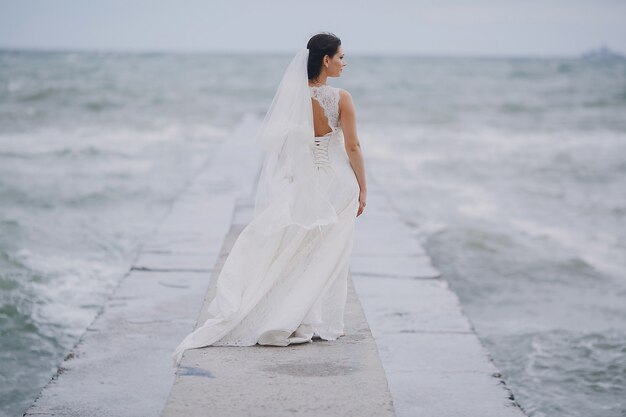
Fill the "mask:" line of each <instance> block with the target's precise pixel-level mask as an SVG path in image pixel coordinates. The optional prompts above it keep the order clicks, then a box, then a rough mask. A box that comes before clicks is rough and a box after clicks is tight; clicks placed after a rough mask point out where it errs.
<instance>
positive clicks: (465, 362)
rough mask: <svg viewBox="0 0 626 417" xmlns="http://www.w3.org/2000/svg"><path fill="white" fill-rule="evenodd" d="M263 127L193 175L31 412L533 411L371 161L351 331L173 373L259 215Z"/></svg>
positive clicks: (207, 357) (196, 355)
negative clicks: (177, 354) (177, 351)
mask: <svg viewBox="0 0 626 417" xmlns="http://www.w3.org/2000/svg"><path fill="white" fill-rule="evenodd" d="M256 126H257V125H256V122H255V121H252V120H248V121H244V122H243V123H242V124H241V125H240V127H239V128H238V130H237V131H236V132H235V134H234V135H233V136H232V137H231V138H229V140H228V142H224V143H223V144H222V145H221V146H220V147H219V150H218V153H217V154H215V155H214V157H213V158H212V160H211V161H210V163H209V164H208V165H207V168H206V169H205V170H203V171H202V172H201V173H200V174H199V176H198V177H197V178H195V179H194V180H193V181H191V182H190V183H189V186H188V187H187V188H186V190H185V191H184V192H183V193H182V194H181V196H180V197H179V198H178V199H177V200H176V202H175V204H174V205H173V206H172V209H171V210H170V212H169V213H168V215H167V216H166V217H165V218H164V220H163V222H162V224H161V225H160V226H159V227H158V229H157V230H156V231H155V233H154V235H153V236H152V238H151V239H149V241H148V242H146V244H145V246H144V247H143V249H142V251H141V254H140V256H139V257H138V259H137V260H136V261H135V262H134V266H133V268H132V269H131V270H130V271H129V273H128V274H127V275H126V276H125V277H124V278H123V279H122V280H121V281H120V284H119V286H118V287H117V289H116V290H115V292H114V294H113V295H112V296H111V298H110V300H109V301H108V302H107V303H106V304H105V306H104V307H103V309H102V310H101V311H100V313H99V314H98V316H97V317H96V318H95V320H94V322H93V323H92V324H91V325H90V326H89V328H88V329H87V330H86V332H85V333H84V335H83V336H82V338H81V340H80V341H79V342H78V343H77V345H76V346H75V347H74V348H73V349H72V351H71V352H70V353H69V354H68V357H67V358H66V359H65V361H64V362H63V363H62V364H61V367H60V368H59V371H58V372H57V374H56V375H55V376H54V377H53V379H52V380H51V381H50V382H49V383H48V385H47V386H46V387H45V388H44V389H43V390H42V392H41V394H40V396H39V397H38V398H37V400H36V401H35V403H34V404H33V405H32V407H31V408H30V409H29V410H28V411H27V413H26V414H25V415H27V416H35V415H36V416H53V415H54V416H89V417H91V416H116V417H117V416H125V417H126V416H128V417H130V416H142V417H146V416H159V415H161V416H165V417H170V416H172V417H173V416H286V415H299V416H309V415H310V416H312V415H316V416H319V415H326V416H359V417H367V416H383V417H384V416H393V415H397V416H398V417H404V416H419V417H428V416H433V417H434V416H441V417H454V416H463V417H473V416H476V417H491V416H493V417H521V416H523V415H524V414H523V413H522V411H521V410H520V409H519V407H517V406H516V404H515V402H514V401H513V400H512V399H511V394H510V392H509V391H508V389H507V388H506V385H505V384H504V381H503V380H502V379H501V378H500V377H499V376H498V371H497V369H496V368H495V366H494V365H493V363H492V362H491V360H490V359H489V356H488V353H487V351H486V350H485V349H484V348H483V346H482V345H481V344H480V341H479V340H478V338H477V336H476V334H475V333H474V332H473V329H472V328H471V324H470V323H469V321H468V320H467V318H466V317H465V316H464V315H463V313H462V308H461V306H460V304H459V302H458V299H457V297H456V295H455V294H454V293H453V292H452V291H450V289H449V288H448V286H447V283H446V282H445V280H444V279H443V277H441V275H440V274H439V271H437V270H436V269H435V268H433V267H432V265H431V264H430V259H429V257H428V256H427V255H426V254H425V253H424V251H423V249H422V247H421V246H420V245H419V243H418V240H417V239H416V238H415V236H414V235H413V234H412V231H411V228H410V227H409V226H408V225H406V224H405V223H403V222H402V221H401V219H400V218H399V217H398V216H397V214H396V211H394V209H393V207H392V206H391V201H390V199H389V198H388V197H387V196H386V195H385V193H384V187H382V186H381V185H379V184H377V183H376V181H375V177H372V176H371V174H372V172H371V171H369V170H368V205H367V211H366V213H365V214H364V215H363V216H361V217H359V218H358V219H357V225H356V236H355V246H354V253H353V259H352V265H351V271H352V276H351V278H350V282H349V284H350V285H349V299H348V304H347V306H346V333H347V334H346V336H344V337H341V338H339V339H338V340H336V341H332V342H326V341H322V340H317V339H316V340H315V341H314V342H312V343H307V344H302V345H292V346H287V347H272V346H259V345H257V346H254V347H243V348H238V347H216V346H211V347H206V348H203V349H192V350H188V351H186V352H185V355H184V356H183V360H182V362H181V367H180V368H179V369H178V370H177V372H176V373H174V368H173V367H172V360H171V354H172V352H173V349H174V348H175V347H176V345H177V344H178V343H179V342H180V341H181V340H182V338H183V337H184V336H186V335H187V334H188V333H189V332H190V331H191V330H192V329H193V328H194V326H197V325H198V323H200V322H202V319H203V317H204V314H205V309H206V307H207V305H208V302H209V301H210V300H211V298H212V295H213V291H214V284H215V283H214V278H215V277H216V276H217V275H218V274H219V270H220V268H221V265H222V264H223V262H224V260H225V259H226V256H227V255H228V251H229V250H230V248H231V247H232V244H233V243H234V241H235V239H236V237H237V236H238V234H239V233H240V231H241V230H242V228H243V227H244V226H245V224H246V223H247V222H248V221H249V220H250V218H251V216H252V209H253V196H254V185H255V181H256V178H257V176H258V169H259V167H260V162H261V161H260V154H259V153H258V149H257V147H256V145H254V143H253V141H252V139H251V138H252V137H253V135H254V131H255V129H256ZM368 169H369V168H368ZM209 278H211V279H209ZM355 288H356V292H355ZM357 295H358V296H357ZM366 318H367V319H366ZM372 334H373V336H372Z"/></svg>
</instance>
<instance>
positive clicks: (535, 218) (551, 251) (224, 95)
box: [0, 50, 626, 417]
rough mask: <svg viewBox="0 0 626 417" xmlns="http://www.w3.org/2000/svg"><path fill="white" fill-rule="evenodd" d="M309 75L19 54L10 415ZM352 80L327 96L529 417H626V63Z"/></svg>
mask: <svg viewBox="0 0 626 417" xmlns="http://www.w3.org/2000/svg"><path fill="white" fill-rule="evenodd" d="M346 51H347V50H346ZM289 59H290V56H289V55H229V54H159V53H145V54H129V53H106V52H37V51H9V50H4V51H0V334H1V338H0V352H1V353H0V355H1V357H0V358H1V359H2V360H1V361H0V415H6V416H21V415H22V413H23V411H24V410H25V409H26V408H27V407H28V406H29V405H30V404H31V403H32V401H33V400H34V399H35V397H36V396H37V394H38V393H39V391H40V389H41V388H42V387H43V386H44V385H45V384H46V383H47V381H48V380H49V378H50V377H51V375H52V374H53V373H54V372H55V371H56V367H57V366H58V365H59V364H60V362H61V361H62V360H63V358H64V356H65V355H66V354H67V352H68V350H69V349H71V347H72V346H73V345H74V343H75V342H76V341H77V339H78V338H79V337H80V335H81V334H82V333H83V331H84V329H85V328H86V326H87V325H89V323H90V322H91V321H92V320H93V318H94V316H95V315H96V313H97V312H98V310H99V308H100V307H101V306H102V304H103V303H104V302H105V300H106V299H107V297H108V295H109V294H110V293H111V291H112V290H113V288H114V287H115V285H116V284H117V282H118V281H119V280H120V279H121V278H122V276H123V274H124V273H125V272H126V270H127V269H128V267H129V265H130V262H131V261H132V259H133V258H134V256H136V254H137V250H138V247H139V245H140V244H141V242H142V239H144V238H145V237H146V235H147V234H148V233H149V232H151V231H152V230H153V228H154V227H155V225H156V224H157V223H158V221H159V219H160V218H161V217H162V216H163V215H164V214H165V212H166V211H167V209H168V207H169V205H170V204H171V202H172V201H173V199H174V198H175V197H176V196H177V194H178V193H179V192H180V190H181V189H182V188H183V187H184V185H185V184H186V182H187V181H189V179H190V178H192V177H193V175H194V174H195V173H196V172H198V171H199V170H200V169H201V168H202V167H203V165H204V164H206V163H207V161H209V160H210V157H211V154H212V152H213V150H214V149H215V146H218V145H219V143H220V142H221V141H223V140H228V135H229V132H231V131H232V129H234V128H235V127H236V126H237V124H238V123H239V121H240V120H241V119H242V118H243V117H246V116H248V115H255V116H259V117H262V116H263V115H264V114H265V111H266V110H267V107H268V106H269V103H270V102H271V99H272V95H273V93H274V90H275V88H276V86H277V83H278V81H279V80H280V77H281V75H282V71H283V70H284V68H285V66H286V64H287V63H288V62H289ZM346 60H347V61H348V67H346V69H345V70H344V72H343V74H342V77H341V78H337V79H329V84H332V85H336V86H339V87H343V88H346V89H348V90H349V91H350V92H351V94H352V96H353V98H354V100H355V103H356V106H357V119H358V130H359V137H360V139H361V142H362V147H363V152H364V155H365V159H366V166H367V169H368V173H369V174H370V175H372V176H373V178H371V180H375V181H377V182H378V183H381V184H384V185H385V187H386V188H387V190H388V194H389V197H390V198H391V200H392V201H393V204H394V206H395V207H396V209H397V210H398V211H399V212H400V213H401V214H402V217H403V219H404V220H405V221H406V222H407V223H409V224H411V225H412V226H413V227H415V230H416V232H418V233H419V237H420V239H421V240H422V243H423V244H424V246H425V248H426V250H427V251H428V253H429V254H430V255H431V257H432V258H433V263H434V264H435V266H436V267H437V269H439V270H440V271H442V273H443V274H444V276H445V277H446V279H447V280H448V281H449V282H450V285H451V287H452V289H453V290H454V291H455V292H456V293H457V294H458V295H459V297H460V299H461V302H462V304H463V309H464V311H465V312H466V314H467V315H468V317H469V318H470V320H471V321H472V323H473V325H474V327H475V328H476V330H477V332H478V336H479V337H480V339H481V340H482V341H483V343H484V344H485V345H486V346H487V348H488V349H489V351H490V353H491V356H492V357H493V359H494V361H495V363H496V365H497V366H498V367H499V368H500V370H501V371H502V373H503V376H504V378H505V380H506V381H507V384H508V385H509V387H510V388H511V389H512V391H513V393H514V395H515V398H516V400H517V401H518V402H519V403H520V405H521V406H522V407H523V408H524V409H525V411H526V412H527V413H528V415H530V416H533V417H539V416H541V417H543V416H546V417H548V416H549V417H565V416H567V417H569V416H575V417H592V416H602V417H605V416H624V415H626V400H625V398H626V302H624V300H625V299H626V221H625V216H626V191H625V190H626V62H624V61H619V60H616V61H610V62H589V61H585V60H579V59H571V58H568V59H565V58H542V59H533V58H497V59H496V58H435V57H385V58H381V57H371V58H370V57H367V56H351V55H350V54H349V53H347V54H346ZM251 146H254V145H253V141H252V138H251ZM389 302H390V303H392V302H393V300H389Z"/></svg>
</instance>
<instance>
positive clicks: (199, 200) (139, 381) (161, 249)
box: [24, 123, 260, 417]
mask: <svg viewBox="0 0 626 417" xmlns="http://www.w3.org/2000/svg"><path fill="white" fill-rule="evenodd" d="M249 134H250V126H249V125H246V124H245V123H243V124H242V126H241V127H240V129H238V130H237V131H236V132H235V133H234V134H233V136H231V137H229V138H228V140H227V141H226V142H224V143H222V144H221V146H220V147H219V148H218V149H217V153H216V154H215V155H214V156H213V158H212V161H211V163H210V164H208V165H207V167H206V169H205V170H204V171H203V172H202V173H201V174H200V175H199V176H198V177H197V179H196V181H195V182H194V181H190V182H189V184H188V186H187V187H186V188H185V190H183V191H182V193H181V195H180V196H179V198H178V199H177V200H176V201H175V202H174V203H173V205H172V207H171V209H170V210H169V212H168V213H167V215H166V216H165V217H164V218H163V219H162V222H161V224H160V226H159V227H158V228H157V230H156V231H155V232H154V233H152V234H151V236H149V238H148V241H147V242H146V244H144V245H143V247H142V252H141V253H140V255H139V256H138V259H136V260H135V262H134V263H133V266H132V268H131V269H130V271H129V272H128V274H127V275H126V276H125V277H124V278H122V279H121V280H120V283H119V284H118V287H117V288H115V290H114V291H113V294H112V295H111V297H110V299H109V300H108V301H107V303H106V304H105V305H104V306H103V307H102V309H101V310H100V312H99V313H98V315H97V316H96V317H95V319H94V321H93V323H92V324H91V325H90V326H89V327H88V328H87V329H86V331H85V333H84V334H83V335H82V337H81V338H80V340H79V341H78V343H77V344H76V345H75V346H74V348H73V349H72V350H71V351H70V352H69V354H68V355H67V357H66V358H65V360H64V361H63V363H62V364H61V365H60V367H59V368H58V371H57V373H56V374H55V375H54V376H53V377H52V379H51V381H50V382H49V383H48V384H47V385H46V387H44V389H43V390H42V391H41V393H40V395H39V396H38V398H37V399H36V400H35V402H34V403H33V405H32V406H31V407H30V408H29V409H28V410H27V411H26V413H25V414H24V415H25V416H35V415H36V416H80V417H94V416H112V417H113V416H114V417H119V416H125V417H134V416H137V417H146V416H157V415H159V414H160V412H161V410H162V409H163V406H164V405H165V401H166V399H167V396H168V394H169V392H170V389H171V387H172V384H173V382H174V376H175V375H174V373H173V372H172V360H171V355H172V351H173V349H174V347H175V346H176V345H177V344H178V343H180V341H181V340H182V339H183V338H184V337H185V336H186V335H187V333H188V332H189V329H190V328H192V327H193V325H194V323H195V322H196V319H197V317H198V314H199V313H200V307H201V306H202V302H203V300H204V296H205V294H206V292H207V289H208V286H209V278H210V272H211V271H212V268H213V266H214V265H215V261H216V259H217V255H218V254H219V251H220V248H221V246H222V243H223V241H224V237H225V236H226V234H227V233H228V230H229V229H230V223H231V220H232V217H233V214H234V209H235V203H236V200H237V198H238V196H239V195H240V193H242V192H246V191H247V192H249V190H250V189H252V186H253V185H254V181H255V178H256V171H257V170H258V167H259V164H260V155H259V153H258V150H257V149H256V148H255V147H254V146H250V141H251V137H250V136H249ZM237 161H239V162H241V161H244V162H245V165H243V166H241V167H237V169H234V168H233V167H230V168H229V169H225V168H224V164H227V165H228V164H233V163H236V162H237ZM230 176H234V177H230ZM215 184H219V187H217V186H215ZM222 185H225V186H223V187H222Z"/></svg>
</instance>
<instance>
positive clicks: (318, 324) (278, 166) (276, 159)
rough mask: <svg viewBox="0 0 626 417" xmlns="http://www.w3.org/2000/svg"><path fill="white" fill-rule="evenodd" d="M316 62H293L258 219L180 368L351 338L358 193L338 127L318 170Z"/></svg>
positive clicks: (301, 54)
mask: <svg viewBox="0 0 626 417" xmlns="http://www.w3.org/2000/svg"><path fill="white" fill-rule="evenodd" d="M308 56H309V50H308V49H302V50H300V51H298V52H297V53H296V55H295V56H294V57H293V59H292V60H291V62H290V63H289V65H288V67H287V69H286V71H285V73H284V75H283V78H282V80H281V82H280V84H279V86H278V89H277V91H276V94H275V96H274V98H273V100H272V103H271V105H270V107H269V110H268V112H267V114H266V116H265V118H264V119H263V122H262V123H261V126H260V128H259V130H258V131H257V134H256V143H257V144H258V145H259V146H261V147H262V149H263V151H264V153H263V165H262V168H261V174H260V177H259V180H258V184H257V191H256V197H255V206H254V214H253V218H252V220H251V222H250V223H249V224H248V225H247V226H246V227H245V228H244V229H243V230H242V231H241V233H240V235H239V236H238V238H237V240H236V241H235V243H234V245H233V247H232V249H231V251H230V253H229V255H228V257H227V259H226V261H225V263H224V265H223V267H222V270H221V271H220V274H219V276H218V278H217V283H216V293H215V297H214V298H213V300H212V301H211V303H210V304H209V307H208V311H207V313H208V318H207V319H206V321H205V322H204V323H203V324H202V325H201V326H199V327H198V328H196V329H195V330H194V331H193V332H192V333H190V334H189V335H187V336H186V337H185V338H184V340H183V341H182V342H181V343H180V344H179V345H178V347H177V348H176V349H175V351H174V353H173V356H172V357H173V360H174V365H175V366H177V365H178V364H179V363H180V360H181V359H182V355H183V352H184V351H185V350H187V349H193V348H200V347H204V346H208V345H215V346H252V345H255V344H256V343H259V344H265V345H277V346H286V345H289V344H291V343H303V342H309V341H311V337H312V336H313V335H314V334H317V335H318V336H320V337H321V338H323V339H325V340H334V339H336V338H337V337H339V336H341V335H342V334H343V312H344V306H345V302H346V294H347V275H348V273H349V270H348V269H349V257H350V253H351V250H352V242H353V228H354V219H355V217H356V212H357V210H358V193H359V188H358V183H357V182H356V178H355V175H354V172H353V171H352V169H351V167H350V163H349V161H348V158H347V156H346V154H345V150H344V149H343V136H342V133H341V129H340V128H337V129H333V133H332V135H325V136H324V137H323V138H324V140H327V141H328V142H327V143H329V144H330V146H329V148H328V152H329V155H328V156H329V157H330V161H331V163H332V164H329V166H328V168H327V169H321V168H319V167H318V166H317V165H316V164H315V152H314V150H313V149H312V147H311V144H313V143H314V141H315V140H320V139H321V137H316V136H315V133H314V126H313V107H312V102H311V97H312V96H311V90H310V87H309V85H308V74H307V61H308ZM329 88H330V89H334V87H330V86H329ZM337 91H338V90H336V89H334V90H332V91H330V92H332V93H333V94H338V92H337ZM335 101H336V100H335ZM334 111H335V112H337V111H338V110H337V108H335V109H334Z"/></svg>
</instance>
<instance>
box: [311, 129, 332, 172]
mask: <svg viewBox="0 0 626 417" xmlns="http://www.w3.org/2000/svg"><path fill="white" fill-rule="evenodd" d="M331 133H332V132H331ZM330 138H331V136H330V135H327V136H319V137H316V138H315V139H314V142H313V158H314V160H315V166H316V167H317V168H321V167H330V159H329V158H328V144H329V143H330Z"/></svg>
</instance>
